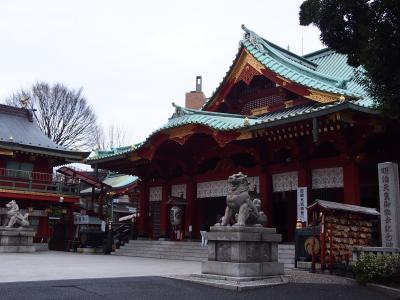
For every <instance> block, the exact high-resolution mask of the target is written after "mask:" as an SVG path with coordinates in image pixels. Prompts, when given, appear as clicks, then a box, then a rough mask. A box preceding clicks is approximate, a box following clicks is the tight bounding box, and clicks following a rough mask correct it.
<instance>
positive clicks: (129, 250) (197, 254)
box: [115, 249, 208, 257]
mask: <svg viewBox="0 0 400 300" xmlns="http://www.w3.org/2000/svg"><path fill="white" fill-rule="evenodd" d="M115 252H116V253H127V254H129V253H132V254H146V253H148V254H154V255H182V256H193V257H207V256H208V253H207V252H205V253H193V252H185V251H182V252H178V251H173V250H169V251H166V250H164V251H152V250H146V249H141V250H131V249H117V250H116V251H115Z"/></svg>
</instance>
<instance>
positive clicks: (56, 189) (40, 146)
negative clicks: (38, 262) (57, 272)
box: [0, 104, 89, 250]
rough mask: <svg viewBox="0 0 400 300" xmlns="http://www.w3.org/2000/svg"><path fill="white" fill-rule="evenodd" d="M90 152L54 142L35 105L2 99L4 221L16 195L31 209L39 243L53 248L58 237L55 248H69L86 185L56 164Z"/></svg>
mask: <svg viewBox="0 0 400 300" xmlns="http://www.w3.org/2000/svg"><path fill="white" fill-rule="evenodd" d="M88 155H89V152H82V151H76V150H71V149H67V148H65V147H63V146H60V145H58V144H56V143H54V142H53V141H52V140H51V139H50V138H49V137H47V136H46V135H45V134H44V133H43V132H42V131H41V130H40V128H39V126H38V125H37V124H36V122H35V120H34V115H33V112H32V110H30V109H26V108H17V107H12V106H8V105H3V104H0V226H2V225H6V224H7V222H8V217H7V208H6V207H5V205H6V204H7V203H8V202H10V201H11V200H15V201H16V202H17V204H18V205H19V208H20V210H21V212H22V213H23V214H24V213H29V222H30V225H31V227H32V228H33V229H34V230H35V236H34V242H35V243H42V244H43V245H45V247H47V243H48V242H49V239H50V238H53V242H54V248H55V249H58V250H64V249H67V243H68V240H71V239H72V235H73V212H74V210H75V208H76V207H75V206H76V205H77V204H78V203H79V201H80V195H79V189H80V185H79V182H78V181H77V180H71V179H67V178H65V177H64V176H63V175H61V174H58V173H55V172H53V168H54V167H56V166H60V165H64V164H67V163H70V162H79V161H82V160H83V159H84V158H86V157H87V156H88Z"/></svg>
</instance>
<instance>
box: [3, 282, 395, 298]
mask: <svg viewBox="0 0 400 300" xmlns="http://www.w3.org/2000/svg"><path fill="white" fill-rule="evenodd" d="M50 299H57V300H62V299H69V300H75V299H76V300H82V299H85V300H91V299H116V300H124V299H139V300H141V299H144V300H147V299H149V300H169V299H173V300H188V299H190V300H204V299H207V300H225V299H226V300H242V299H251V300H269V299H271V300H284V299H285V300H288V299H296V300H321V299H323V300H342V299H343V300H344V299H351V300H378V299H379V300H386V299H392V298H389V297H387V296H385V295H383V294H379V293H378V292H376V291H373V290H369V289H368V288H365V287H362V286H358V285H351V284H350V285H341V284H320V283H313V284H309V283H308V284H305V283H289V284H285V285H278V286H274V287H268V288H263V289H255V290H249V291H242V292H234V291H230V290H224V289H219V288H214V287H209V286H204V285H199V284H193V283H190V282H185V281H181V280H175V279H168V278H161V277H130V278H109V279H80V280H62V281H41V282H16V283H0V300H50Z"/></svg>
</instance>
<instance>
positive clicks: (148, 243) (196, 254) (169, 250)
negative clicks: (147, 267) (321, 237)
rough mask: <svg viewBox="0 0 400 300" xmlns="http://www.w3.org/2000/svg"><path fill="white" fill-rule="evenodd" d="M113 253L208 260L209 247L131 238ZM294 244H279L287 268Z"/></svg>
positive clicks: (292, 254)
mask: <svg viewBox="0 0 400 300" xmlns="http://www.w3.org/2000/svg"><path fill="white" fill-rule="evenodd" d="M111 254H112V255H123V256H136V257H150V258H162V259H177V260H193V261H206V260H207V257H208V250H207V247H201V243H200V242H186V241H185V242H176V241H157V240H131V241H129V243H127V244H125V245H124V246H121V248H120V249H117V250H116V251H115V252H112V253H111ZM294 256H295V250H294V245H291V244H279V245H278V261H279V262H281V263H283V264H284V266H285V268H294Z"/></svg>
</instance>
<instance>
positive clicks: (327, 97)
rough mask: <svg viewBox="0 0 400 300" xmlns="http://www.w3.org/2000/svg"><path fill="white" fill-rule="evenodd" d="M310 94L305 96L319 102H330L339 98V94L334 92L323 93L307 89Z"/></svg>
mask: <svg viewBox="0 0 400 300" xmlns="http://www.w3.org/2000/svg"><path fill="white" fill-rule="evenodd" d="M309 91H310V94H309V95H307V96H305V97H306V98H308V99H311V100H314V101H317V102H320V103H330V102H335V101H338V100H340V99H341V97H343V96H340V95H336V94H330V93H324V92H319V91H316V90H309Z"/></svg>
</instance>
